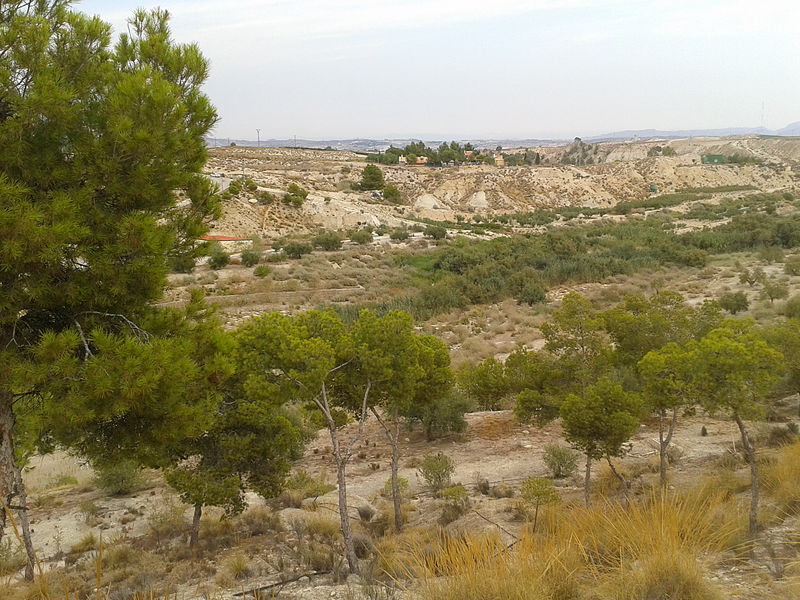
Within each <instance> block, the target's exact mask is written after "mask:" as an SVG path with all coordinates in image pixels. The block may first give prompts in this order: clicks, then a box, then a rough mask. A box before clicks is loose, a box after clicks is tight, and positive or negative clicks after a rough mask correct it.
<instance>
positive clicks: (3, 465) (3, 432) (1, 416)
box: [0, 390, 17, 541]
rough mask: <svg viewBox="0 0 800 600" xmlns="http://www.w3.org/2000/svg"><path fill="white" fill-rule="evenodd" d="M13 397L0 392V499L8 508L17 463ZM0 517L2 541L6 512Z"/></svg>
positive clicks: (6, 392)
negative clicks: (15, 456)
mask: <svg viewBox="0 0 800 600" xmlns="http://www.w3.org/2000/svg"><path fill="white" fill-rule="evenodd" d="M12 402H13V396H12V394H11V392H10V391H8V390H0V498H2V499H3V502H5V503H6V506H10V505H11V502H12V500H13V498H14V488H15V487H16V485H15V484H16V481H15V479H16V477H15V473H16V471H17V463H16V461H15V460H14V410H13V404H12ZM0 512H2V516H0V541H2V540H3V533H4V532H5V525H6V520H7V518H8V515H7V514H6V511H5V510H3V511H0Z"/></svg>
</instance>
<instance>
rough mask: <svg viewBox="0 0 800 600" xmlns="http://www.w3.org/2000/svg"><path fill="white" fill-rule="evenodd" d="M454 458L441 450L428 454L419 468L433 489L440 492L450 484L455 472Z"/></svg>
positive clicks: (418, 471) (421, 474) (420, 473)
mask: <svg viewBox="0 0 800 600" xmlns="http://www.w3.org/2000/svg"><path fill="white" fill-rule="evenodd" d="M455 470H456V468H455V465H453V461H452V459H451V458H450V457H449V456H447V455H446V454H443V453H441V452H437V453H436V454H428V455H426V456H425V457H424V458H423V459H422V463H421V464H420V466H419V468H418V469H417V473H419V475H420V477H422V478H423V479H424V480H425V483H427V484H428V487H430V488H431V490H432V491H434V492H438V491H439V490H442V489H444V488H446V487H447V486H449V485H450V477H452V475H453V473H455Z"/></svg>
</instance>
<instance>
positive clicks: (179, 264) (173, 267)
mask: <svg viewBox="0 0 800 600" xmlns="http://www.w3.org/2000/svg"><path fill="white" fill-rule="evenodd" d="M169 270H170V271H172V272H173V273H191V272H192V271H194V256H189V255H187V254H181V255H180V256H173V257H171V258H170V259H169Z"/></svg>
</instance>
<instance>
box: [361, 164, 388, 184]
mask: <svg viewBox="0 0 800 600" xmlns="http://www.w3.org/2000/svg"><path fill="white" fill-rule="evenodd" d="M359 185H360V187H361V189H362V190H381V189H383V186H384V185H385V182H384V179H383V171H381V170H380V168H379V167H377V166H375V165H367V166H366V167H364V170H363V171H361V183H360V184H359Z"/></svg>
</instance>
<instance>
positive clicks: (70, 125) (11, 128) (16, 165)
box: [0, 0, 219, 575]
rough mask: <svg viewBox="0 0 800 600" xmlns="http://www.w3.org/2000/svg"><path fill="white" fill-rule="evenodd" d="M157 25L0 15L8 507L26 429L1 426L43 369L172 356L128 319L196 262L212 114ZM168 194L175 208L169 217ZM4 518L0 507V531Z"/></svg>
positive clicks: (43, 8) (53, 12)
mask: <svg viewBox="0 0 800 600" xmlns="http://www.w3.org/2000/svg"><path fill="white" fill-rule="evenodd" d="M168 19H169V15H168V13H167V12H166V11H160V10H159V11H154V12H151V13H147V12H144V11H138V12H136V13H135V15H134V16H133V18H132V19H131V21H130V26H129V29H128V32H127V33H123V34H122V35H121V36H120V39H119V41H118V42H117V44H116V45H115V46H113V47H112V45H111V41H110V40H111V33H110V32H111V28H110V25H109V24H107V23H104V22H103V21H101V20H100V19H98V18H96V17H89V16H86V15H84V14H82V13H79V12H76V11H73V10H71V8H70V2H69V0H28V1H23V0H21V1H17V2H10V3H3V6H2V8H1V9H0V199H1V200H0V231H2V232H3V233H2V236H0V367H2V369H3V373H4V377H3V379H2V381H0V498H2V499H3V501H4V502H6V504H7V505H11V504H12V500H13V499H14V498H17V500H24V489H23V488H22V480H21V477H20V462H19V458H20V457H19V456H17V455H15V434H16V435H17V436H18V438H19V437H20V436H22V437H25V438H26V439H27V436H28V435H29V432H24V431H21V432H15V420H16V414H15V412H18V411H19V410H20V409H23V408H26V406H25V401H26V400H28V399H31V398H34V397H36V396H37V395H38V396H46V395H47V389H46V387H47V384H48V382H52V381H53V380H56V379H58V372H57V370H56V369H53V368H51V367H52V365H51V364H50V362H49V361H50V360H51V359H58V360H61V361H63V360H66V356H65V353H68V352H72V353H73V355H74V357H77V358H79V359H80V360H82V361H85V362H87V365H86V367H85V368H86V369H89V370H91V369H94V368H96V367H95V366H94V365H97V364H100V363H101V362H102V363H104V364H110V362H111V361H112V360H115V359H119V360H129V361H130V362H131V363H133V364H134V365H135V366H136V367H137V369H140V372H141V373H142V374H143V377H144V374H145V373H146V372H147V369H146V365H147V363H148V361H150V362H152V361H159V360H162V359H165V358H166V357H167V356H170V355H171V356H175V355H176V353H178V354H179V353H180V352H182V351H183V348H181V342H180V341H179V340H175V339H162V340H157V341H155V340H147V339H146V338H147V337H148V334H147V332H146V330H145V329H143V328H142V326H141V324H140V323H139V320H140V319H141V318H142V313H143V311H144V310H145V307H146V306H147V305H148V304H149V303H151V302H152V301H154V300H156V299H158V298H159V297H160V296H161V293H162V289H163V285H164V281H165V276H166V274H167V271H168V267H167V263H168V259H169V258H171V257H172V258H174V257H175V256H180V255H191V254H194V253H197V252H198V251H199V249H198V248H197V247H196V246H195V239H196V238H197V237H198V236H199V235H200V234H202V233H203V232H204V231H205V230H206V229H207V226H208V223H209V221H210V220H211V219H212V218H213V217H215V216H216V215H217V214H218V211H219V206H218V202H217V198H216V195H215V193H214V192H215V190H214V188H213V185H212V184H211V183H210V182H209V180H208V179H206V178H204V177H203V176H202V175H201V173H200V170H201V167H202V166H203V164H204V162H205V159H206V149H205V143H204V139H203V136H204V135H205V134H206V133H207V132H208V131H209V130H210V128H211V126H212V125H213V124H214V123H215V121H216V118H217V117H216V113H215V111H214V109H213V107H212V106H211V104H210V102H209V101H208V99H207V98H206V96H205V95H204V94H203V93H202V92H201V85H202V84H203V82H204V81H205V79H206V77H207V74H208V66H207V63H206V61H205V59H204V58H203V56H202V55H201V54H200V51H199V49H198V48H197V47H196V46H194V45H177V44H175V43H173V42H172V40H171V39H170V32H169V27H168ZM179 196H180V197H182V198H183V199H185V200H188V202H186V203H185V204H182V208H177V207H176V204H177V203H176V200H177V199H178V197H179ZM59 336H61V337H59ZM43 341H46V342H47V343H46V344H45V346H44V347H40V345H41V343H42V342H43ZM145 342H146V343H145ZM137 344H138V346H137ZM145 347H147V349H146V350H144V348H145ZM128 351H131V352H132V355H130V356H129V355H128V354H127V353H128ZM54 353H55V354H54ZM106 353H107V354H106ZM89 359H95V360H96V361H98V362H96V363H93V365H89V364H88V363H89V362H90V360H89ZM62 364H66V363H63V362H62ZM163 366H164V368H166V364H163ZM180 366H181V364H180V363H177V364H175V365H174V369H173V370H174V371H175V374H176V375H178V376H180V375H181V373H179V372H178V370H179V367H180ZM185 366H187V369H188V370H187V372H186V375H187V376H188V375H190V374H191V371H192V368H191V366H190V365H188V363H187V364H186V365H185ZM115 370H116V371H117V372H119V371H120V369H119V368H117V369H115ZM162 375H163V377H162V378H161V382H162V383H163V384H164V385H168V383H169V382H168V381H167V379H168V375H167V374H166V373H164V374H162ZM107 383H108V385H109V386H110V385H112V383H113V382H107ZM139 383H141V384H142V385H143V386H144V385H145V384H146V383H148V382H147V379H146V377H145V380H144V381H140V382H139ZM154 389H155V388H154ZM74 399H75V396H71V397H69V398H62V399H59V401H60V402H62V403H63V405H64V408H65V412H66V413H71V414H74V413H75V411H76V410H77V406H70V405H69V404H68V403H69V402H70V401H71V400H74ZM26 420H30V419H26ZM35 421H36V420H35V419H33V425H34V426H35V424H36V423H35ZM18 454H22V453H18ZM23 508H24V507H23ZM25 514H26V513H25V511H24V510H22V511H20V517H21V519H22V520H24V519H25ZM4 523H5V513H3V515H2V517H0V535H2V526H3V525H4ZM24 526H25V523H23V527H24ZM29 571H31V572H30V573H29V574H30V575H32V570H31V569H29Z"/></svg>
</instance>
